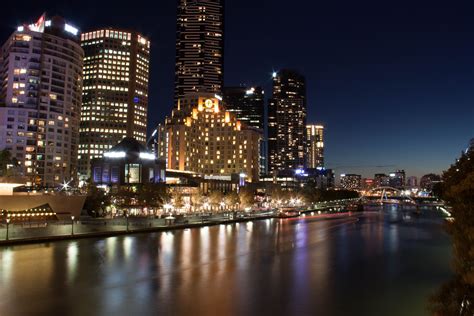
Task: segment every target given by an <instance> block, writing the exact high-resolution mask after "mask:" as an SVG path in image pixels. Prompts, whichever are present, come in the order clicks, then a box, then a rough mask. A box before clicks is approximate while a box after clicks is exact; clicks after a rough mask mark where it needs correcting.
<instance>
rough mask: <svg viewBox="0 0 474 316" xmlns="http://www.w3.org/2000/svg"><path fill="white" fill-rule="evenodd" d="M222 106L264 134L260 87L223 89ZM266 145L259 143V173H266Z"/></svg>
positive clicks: (263, 105)
mask: <svg viewBox="0 0 474 316" xmlns="http://www.w3.org/2000/svg"><path fill="white" fill-rule="evenodd" d="M223 98H224V106H225V108H226V110H227V111H229V112H230V113H232V114H234V115H235V116H236V117H237V119H238V120H240V121H241V122H242V123H243V124H245V125H247V126H251V127H254V128H256V129H259V130H260V131H261V132H262V135H263V133H264V128H265V126H264V122H265V101H264V99H263V98H264V92H263V89H262V87H246V86H240V87H224V91H223ZM266 156H267V155H266V144H265V141H264V138H263V137H262V140H261V142H260V172H261V173H262V174H264V173H266V165H267V163H266Z"/></svg>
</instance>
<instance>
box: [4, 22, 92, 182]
mask: <svg viewBox="0 0 474 316" xmlns="http://www.w3.org/2000/svg"><path fill="white" fill-rule="evenodd" d="M78 33H79V31H78V30H77V29H76V28H75V27H73V26H72V25H71V24H69V23H67V22H66V21H65V20H64V19H63V18H61V17H57V16H55V17H52V18H51V19H48V18H47V17H46V16H45V15H43V16H41V17H40V18H39V20H38V21H37V22H36V23H34V24H30V25H26V24H25V25H22V26H19V27H18V28H17V30H16V31H15V32H13V34H12V35H11V36H10V37H9V38H8V40H7V41H6V42H5V44H4V45H3V46H2V49H1V52H0V78H1V90H0V149H7V150H9V151H10V152H11V154H12V156H13V157H15V158H16V159H17V160H18V161H19V162H20V163H21V165H22V167H23V171H24V174H25V176H26V177H27V178H28V179H29V181H28V182H29V183H28V184H31V185H40V186H57V185H58V184H60V183H62V182H64V181H67V182H69V181H71V180H75V179H76V175H77V150H78V142H79V120H80V110H81V93H82V63H83V58H84V51H83V50H82V48H81V46H80V44H79V36H78Z"/></svg>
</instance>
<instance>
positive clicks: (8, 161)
mask: <svg viewBox="0 0 474 316" xmlns="http://www.w3.org/2000/svg"><path fill="white" fill-rule="evenodd" d="M20 174H21V172H20V168H19V165H18V160H17V159H16V158H14V157H12V155H11V153H10V152H9V151H8V150H6V149H4V150H0V177H16V176H19V175H20Z"/></svg>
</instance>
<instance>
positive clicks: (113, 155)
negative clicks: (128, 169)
mask: <svg viewBox="0 0 474 316" xmlns="http://www.w3.org/2000/svg"><path fill="white" fill-rule="evenodd" d="M125 156H126V154H125V152H124V151H111V152H108V153H104V157H107V158H124V157H125Z"/></svg>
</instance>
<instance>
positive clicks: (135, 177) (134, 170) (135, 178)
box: [125, 164, 141, 183]
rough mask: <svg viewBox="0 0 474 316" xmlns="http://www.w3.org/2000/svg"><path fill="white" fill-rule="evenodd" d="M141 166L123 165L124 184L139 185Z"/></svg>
mask: <svg viewBox="0 0 474 316" xmlns="http://www.w3.org/2000/svg"><path fill="white" fill-rule="evenodd" d="M140 176H141V165H140V164H126V165H125V182H126V183H141V177H140Z"/></svg>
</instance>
